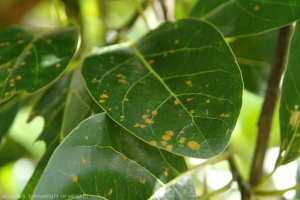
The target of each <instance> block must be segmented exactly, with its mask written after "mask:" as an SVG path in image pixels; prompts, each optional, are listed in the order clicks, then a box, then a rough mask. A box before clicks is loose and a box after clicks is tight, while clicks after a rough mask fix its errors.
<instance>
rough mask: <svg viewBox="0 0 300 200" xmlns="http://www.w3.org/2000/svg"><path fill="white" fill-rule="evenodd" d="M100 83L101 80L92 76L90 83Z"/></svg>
mask: <svg viewBox="0 0 300 200" xmlns="http://www.w3.org/2000/svg"><path fill="white" fill-rule="evenodd" d="M97 82H98V83H101V80H97V79H96V78H93V80H92V83H97Z"/></svg>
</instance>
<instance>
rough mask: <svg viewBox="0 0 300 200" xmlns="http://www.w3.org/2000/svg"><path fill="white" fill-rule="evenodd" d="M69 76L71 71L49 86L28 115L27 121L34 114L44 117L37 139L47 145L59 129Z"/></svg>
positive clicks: (67, 90) (68, 85)
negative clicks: (43, 123)
mask: <svg viewBox="0 0 300 200" xmlns="http://www.w3.org/2000/svg"><path fill="white" fill-rule="evenodd" d="M71 77H72V73H67V74H65V75H64V76H62V77H61V78H60V80H59V81H58V82H56V83H55V84H54V85H53V86H51V87H50V88H49V89H48V90H47V91H46V92H45V93H44V94H43V96H42V97H41V99H40V100H39V101H38V102H37V104H36V105H35V106H34V108H33V109H32V111H31V114H30V116H29V120H28V121H31V120H32V119H33V118H34V117H36V116H41V117H43V118H44V120H45V125H44V129H43V132H42V133H41V135H40V136H39V138H38V139H37V140H44V141H45V142H46V144H47V146H48V145H49V144H50V143H51V142H52V141H53V140H54V138H55V137H56V136H57V135H58V134H59V133H60V131H61V126H62V119H63V114H64V108H65V104H66V100H67V96H68V92H69V87H70V81H71Z"/></svg>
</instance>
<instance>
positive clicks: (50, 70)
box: [0, 26, 79, 100]
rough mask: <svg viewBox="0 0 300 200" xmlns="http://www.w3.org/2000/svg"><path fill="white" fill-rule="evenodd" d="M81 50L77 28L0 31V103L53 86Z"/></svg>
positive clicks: (19, 28) (12, 28)
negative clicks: (24, 93) (79, 48)
mask: <svg viewBox="0 0 300 200" xmlns="http://www.w3.org/2000/svg"><path fill="white" fill-rule="evenodd" d="M78 46H79V33H78V30H77V28H76V27H74V26H68V27H61V28H57V29H24V28H21V27H10V28H7V29H5V30H2V31H0V100H8V99H9V98H11V97H12V96H13V95H14V94H16V93H18V92H20V91H23V90H24V91H26V92H28V93H34V92H36V91H38V90H40V89H41V88H43V87H45V86H46V85H48V84H50V83H51V82H52V81H54V80H55V79H57V77H58V76H59V75H60V74H61V73H62V72H63V71H64V70H65V69H66V67H67V66H68V64H69V62H70V60H71V59H72V58H73V56H74V54H75V52H76V50H77V48H78Z"/></svg>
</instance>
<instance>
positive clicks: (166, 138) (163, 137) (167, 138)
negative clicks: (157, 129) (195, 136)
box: [161, 135, 171, 140]
mask: <svg viewBox="0 0 300 200" xmlns="http://www.w3.org/2000/svg"><path fill="white" fill-rule="evenodd" d="M161 138H162V139H163V140H170V139H171V136H169V135H163V136H162V137H161Z"/></svg>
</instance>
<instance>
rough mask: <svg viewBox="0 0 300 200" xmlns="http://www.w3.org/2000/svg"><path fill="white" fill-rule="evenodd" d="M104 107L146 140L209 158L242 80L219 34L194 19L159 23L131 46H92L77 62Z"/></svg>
mask: <svg viewBox="0 0 300 200" xmlns="http://www.w3.org/2000/svg"><path fill="white" fill-rule="evenodd" d="M82 74H83V77H84V79H85V81H86V85H87V88H88V90H89V91H90V93H91V95H92V96H93V98H94V99H95V100H96V101H97V102H98V103H99V105H101V107H102V108H103V109H104V110H105V112H106V113H107V114H108V115H109V116H110V117H112V119H113V120H115V121H116V122H117V123H119V124H120V125H121V126H123V127H124V128H126V129H127V130H128V131H130V132H131V133H133V134H134V135H136V136H137V137H139V138H141V139H142V140H144V141H146V142H148V143H149V144H151V145H153V146H157V147H159V148H163V149H166V150H168V151H171V152H174V153H176V154H180V155H186V156H192V157H198V158H209V157H212V156H214V155H217V154H219V153H220V152H221V151H223V150H224V148H225V147H226V146H227V144H228V141H229V139H230V136H231V132H232V130H233V128H234V126H235V124H236V121H237V118H238V115H239V112H240V108H241V102H242V90H243V83H242V79H241V73H240V70H239V67H238V65H237V63H236V61H235V58H234V56H233V54H232V52H231V50H230V48H229V47H228V45H227V43H226V42H225V41H224V39H223V37H222V35H221V34H220V33H219V32H218V31H217V30H216V29H215V28H214V27H213V26H212V25H211V24H209V23H207V22H204V21H201V20H197V19H182V20H179V21H178V22H175V23H171V22H166V23H164V24H163V25H161V26H160V27H159V28H158V29H156V30H154V31H151V32H150V33H149V34H147V35H146V36H145V37H143V38H142V39H140V40H139V41H138V42H136V44H133V43H125V44H122V45H117V46H112V47H109V48H107V47H106V48H104V49H99V50H98V51H97V52H95V53H93V54H92V55H90V56H89V57H88V58H87V59H86V60H85V62H84V64H83V68H82Z"/></svg>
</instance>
